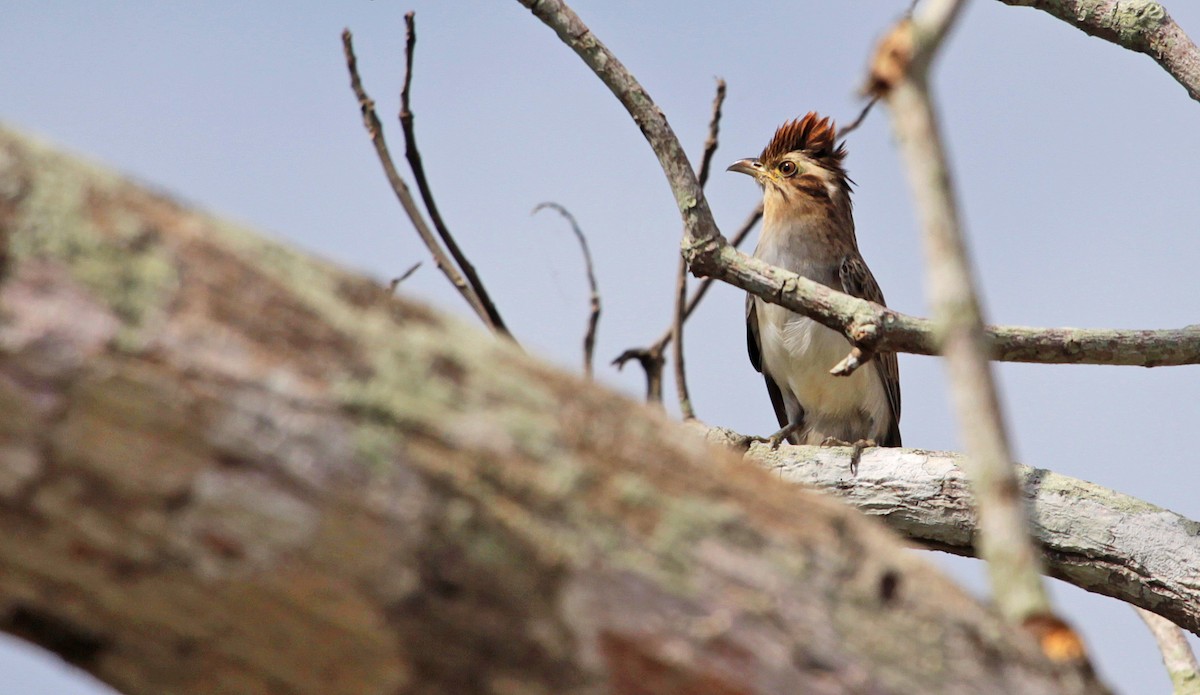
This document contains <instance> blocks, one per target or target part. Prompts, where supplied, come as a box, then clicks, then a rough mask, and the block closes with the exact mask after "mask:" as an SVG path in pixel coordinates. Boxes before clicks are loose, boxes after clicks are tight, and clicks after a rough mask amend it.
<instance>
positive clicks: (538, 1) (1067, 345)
mask: <svg viewBox="0 0 1200 695" xmlns="http://www.w3.org/2000/svg"><path fill="white" fill-rule="evenodd" d="M520 2H521V4H522V5H524V6H525V7H527V8H530V9H532V10H533V12H534V15H535V16H537V17H538V19H540V20H542V21H543V22H545V23H546V24H547V25H548V26H549V27H550V28H551V29H553V30H554V31H555V33H557V34H558V36H559V38H560V39H561V40H562V41H563V42H564V43H565V44H567V46H569V47H570V48H571V49H572V50H574V51H575V52H576V53H577V54H578V55H579V56H580V57H581V58H582V59H583V60H584V62H585V63H586V64H587V65H588V66H589V67H591V68H592V71H593V72H594V73H596V75H597V77H599V78H600V80H601V81H602V82H604V84H605V85H606V86H607V87H608V88H609V89H610V90H611V91H612V92H613V94H614V95H616V97H617V99H618V100H619V101H620V102H621V104H622V105H624V106H625V108H626V110H627V111H629V114H630V116H632V117H633V120H634V122H636V123H638V124H639V125H640V126H641V127H642V133H643V135H645V136H646V140H647V142H649V143H650V146H651V148H653V149H654V152H655V154H656V155H657V156H658V159H659V163H660V165H661V166H662V168H663V173H664V175H665V176H666V178H667V181H668V182H669V183H670V185H671V189H672V191H673V192H674V194H675V199H676V203H677V204H678V205H679V208H680V214H681V216H682V218H683V221H684V228H685V230H687V239H686V240H685V244H686V245H685V247H684V249H683V252H684V257H685V258H686V259H687V261H688V267H689V269H690V270H691V271H692V273H693V274H694V275H696V276H700V277H709V278H713V279H717V280H721V281H723V282H727V283H729V284H731V285H733V286H735V287H738V288H740V289H743V290H746V291H747V292H750V293H751V294H754V295H755V296H758V297H761V298H763V299H764V300H766V301H768V302H772V303H774V304H778V305H780V306H783V307H785V308H788V309H791V310H792V311H795V312H798V313H801V314H804V315H805V316H808V317H810V318H812V319H814V320H816V321H818V322H819V323H821V324H823V325H825V326H828V327H829V328H832V329H834V330H836V331H839V332H841V333H842V334H844V335H845V336H846V337H847V338H848V339H849V340H850V341H851V342H852V343H854V344H856V345H860V346H862V347H864V349H867V350H874V351H882V350H889V351H892V352H907V353H913V354H919V355H935V354H938V351H937V350H938V343H937V340H936V338H935V335H934V332H933V324H932V322H930V321H929V320H927V319H922V318H915V317H911V316H906V315H904V314H900V313H897V312H895V311H892V310H890V309H887V308H885V307H881V306H879V305H876V304H872V303H870V302H867V301H865V300H861V299H857V298H855V297H851V296H849V295H846V294H843V293H841V292H836V291H834V290H831V289H830V288H828V287H826V286H824V285H822V284H820V283H817V282H813V281H812V280H809V279H807V278H804V277H801V276H799V275H796V274H795V273H789V272H788V271H785V270H783V269H781V268H776V267H773V266H771V265H768V264H766V263H763V262H762V261H760V260H758V259H755V258H752V257H750V256H749V255H747V254H744V253H741V252H739V251H738V250H737V249H735V248H733V247H732V246H731V245H730V244H729V243H728V242H726V240H725V239H724V237H721V236H720V234H719V232H717V230H716V225H715V223H714V222H713V220H712V215H711V213H710V212H709V210H708V206H707V204H706V203H704V202H703V196H702V193H701V192H700V191H699V182H698V181H697V180H696V177H695V174H694V173H693V172H692V170H691V167H690V166H688V164H687V157H686V155H684V154H683V150H682V147H680V145H679V141H678V139H677V138H676V137H675V135H674V133H673V132H671V130H670V127H669V126H668V125H667V124H666V120H665V118H664V117H663V115H662V113H661V111H659V109H658V107H657V106H655V104H654V102H653V101H652V100H651V99H650V97H649V95H648V94H646V91H645V90H644V89H643V88H642V87H641V85H640V84H638V82H637V80H636V79H635V78H634V77H633V76H632V75H630V74H629V72H628V71H627V70H625V67H624V66H623V65H622V64H621V62H620V61H619V60H618V59H617V57H616V56H614V55H613V54H612V53H611V52H610V51H609V50H608V49H607V48H605V47H604V45H603V44H602V43H600V41H599V40H598V39H597V38H596V37H595V35H594V34H592V33H591V31H590V30H589V29H588V28H587V27H586V26H585V25H584V24H583V22H582V21H581V20H580V19H579V17H577V16H576V15H575V13H574V12H572V11H571V9H570V8H569V7H567V6H566V4H565V3H563V2H562V0H520ZM535 5H536V7H534V6H535ZM703 289H705V287H704V286H701V290H703ZM986 335H987V338H988V343H989V344H990V346H991V353H990V357H991V359H993V360H1000V361H1005V362H1031V363H1039V364H1107V365H1130V366H1140V367H1161V366H1171V365H1183V364H1200V324H1198V325H1194V326H1188V327H1186V328H1182V329H1166V330H1107V329H1098V330H1085V329H1076V328H1027V327H1023V326H993V327H989V328H987V329H986ZM636 352H637V351H633V353H635V354H633V355H632V356H631V357H630V358H629V359H639V358H638V357H637V355H636ZM619 359H620V358H618V360H619Z"/></svg>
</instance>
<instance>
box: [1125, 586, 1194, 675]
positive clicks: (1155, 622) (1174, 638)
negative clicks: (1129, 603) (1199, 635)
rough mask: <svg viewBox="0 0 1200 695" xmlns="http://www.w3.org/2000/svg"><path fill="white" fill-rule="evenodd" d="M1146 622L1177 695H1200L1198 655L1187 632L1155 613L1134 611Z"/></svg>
mask: <svg viewBox="0 0 1200 695" xmlns="http://www.w3.org/2000/svg"><path fill="white" fill-rule="evenodd" d="M1134 610H1135V611H1137V614H1138V617H1139V618H1141V619H1142V622H1144V623H1146V627H1147V628H1149V630H1150V634H1152V635H1154V641H1155V643H1157V644H1158V651H1159V652H1160V653H1161V654H1162V659H1163V665H1164V666H1166V667H1167V674H1168V675H1170V676H1171V685H1172V687H1173V688H1174V693H1175V695H1200V665H1197V663H1196V655H1195V654H1193V653H1192V647H1191V645H1189V644H1188V641H1187V637H1185V636H1184V634H1183V630H1180V629H1179V626H1178V625H1176V624H1175V623H1173V622H1171V621H1170V620H1167V619H1166V618H1164V617H1162V616H1161V615H1157V614H1155V613H1151V612H1150V611H1148V610H1146V609H1145V608H1134Z"/></svg>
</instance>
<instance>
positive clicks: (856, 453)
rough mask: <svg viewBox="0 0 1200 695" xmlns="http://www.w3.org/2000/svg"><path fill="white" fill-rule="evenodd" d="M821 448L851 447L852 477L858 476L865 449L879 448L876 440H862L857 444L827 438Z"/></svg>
mask: <svg viewBox="0 0 1200 695" xmlns="http://www.w3.org/2000/svg"><path fill="white" fill-rule="evenodd" d="M821 446H848V447H850V475H858V462H859V460H861V459H862V453H863V449H869V448H871V447H876V446H879V445H878V444H876V443H875V440H874V439H860V440H858V441H856V442H846V441H842V440H841V439H838V438H837V437H826V438H825V440H824V441H823V442H821Z"/></svg>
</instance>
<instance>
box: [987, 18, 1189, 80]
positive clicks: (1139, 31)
mask: <svg viewBox="0 0 1200 695" xmlns="http://www.w3.org/2000/svg"><path fill="white" fill-rule="evenodd" d="M1000 2H1002V3H1004V4H1005V5H1012V6H1014V7H1033V8H1035V9H1039V10H1041V11H1043V12H1046V13H1048V14H1050V15H1053V16H1055V17H1058V18H1059V19H1061V20H1062V21H1064V22H1066V23H1067V24H1070V25H1071V26H1073V27H1075V28H1076V29H1079V30H1080V31H1082V32H1084V33H1085V34H1088V35H1090V36H1095V37H1096V38H1099V39H1104V40H1105V41H1109V42H1111V43H1115V44H1116V45H1118V46H1121V47H1123V48H1128V49H1129V50H1131V51H1135V52H1137V53H1144V54H1146V55H1148V56H1150V57H1151V58H1153V59H1154V62H1156V63H1158V64H1159V65H1161V66H1162V69H1163V70H1166V71H1167V74H1169V75H1170V76H1171V77H1174V78H1175V81H1176V82H1178V83H1179V84H1181V85H1183V88H1184V89H1186V90H1187V93H1188V96H1190V97H1191V98H1193V99H1195V100H1196V101H1200V49H1197V48H1196V44H1195V43H1194V42H1193V41H1192V40H1191V38H1189V37H1188V35H1187V34H1186V33H1184V31H1183V29H1181V28H1180V27H1179V25H1178V24H1176V23H1175V20H1174V19H1171V15H1169V14H1167V8H1165V7H1163V6H1162V5H1161V4H1159V3H1157V2H1152V1H1147V0H1134V1H1132V2H1131V1H1129V0H1000Z"/></svg>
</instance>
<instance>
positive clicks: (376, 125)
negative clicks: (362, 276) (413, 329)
mask: <svg viewBox="0 0 1200 695" xmlns="http://www.w3.org/2000/svg"><path fill="white" fill-rule="evenodd" d="M342 49H343V51H344V52H345V54H346V69H347V70H349V71H350V87H351V88H352V89H353V90H354V95H355V96H356V97H358V105H359V108H360V109H362V115H363V125H364V126H366V128H367V134H368V135H369V136H370V137H371V144H372V145H374V146H375V154H376V155H378V157H379V163H380V164H381V165H383V173H384V175H386V176H387V180H388V183H389V184H391V186H392V191H393V192H395V194H396V198H397V200H399V201H400V206H401V207H403V208H404V212H405V213H406V214H407V215H408V219H410V220H412V223H413V227H415V228H416V230H417V234H418V235H419V236H420V237H421V241H423V242H425V248H427V249H429V253H430V254H432V255H433V261H434V263H435V264H436V265H437V267H438V270H441V271H442V273H443V274H445V276H446V277H447V278H448V279H449V280H450V284H452V285H454V288H455V289H457V290H458V292H459V294H461V295H462V296H463V298H464V299H466V300H467V303H468V304H470V305H471V308H472V309H473V310H474V311H475V313H476V315H478V316H479V318H480V319H482V320H483V322H484V323H485V324H487V326H488V327H489V328H491V329H492V330H499V329H498V328H497V327H496V325H495V324H494V323H493V322H492V320H491V317H490V316H489V315H488V313H487V312H486V311H485V310H484V308H483V304H482V303H481V302H480V300H479V296H478V295H477V294H475V291H474V290H473V289H472V288H471V286H470V285H468V284H467V282H466V280H464V279H463V277H462V275H461V274H460V273H459V272H458V269H457V268H456V267H455V266H454V264H453V263H452V262H451V260H450V259H449V258H448V257H447V256H446V253H445V251H443V250H442V247H441V244H439V243H438V241H437V238H436V237H434V236H433V232H431V231H430V229H429V225H428V224H426V223H425V218H424V216H423V215H421V211H420V210H419V209H418V208H417V203H416V201H415V200H413V197H412V193H410V192H409V190H408V186H407V185H405V183H404V180H403V179H401V178H400V174H399V172H397V171H396V164H395V163H394V162H393V161H392V154H391V152H389V151H388V146H387V141H386V140H384V137H383V124H382V123H380V121H379V116H378V115H377V114H376V113H375V102H374V101H372V100H371V98H370V97H369V96H367V92H366V90H365V89H363V85H362V80H361V79H360V78H359V76H358V59H357V58H355V56H354V39H353V36H352V35H351V34H350V30H349V29H346V30H345V31H343V32H342Z"/></svg>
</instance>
